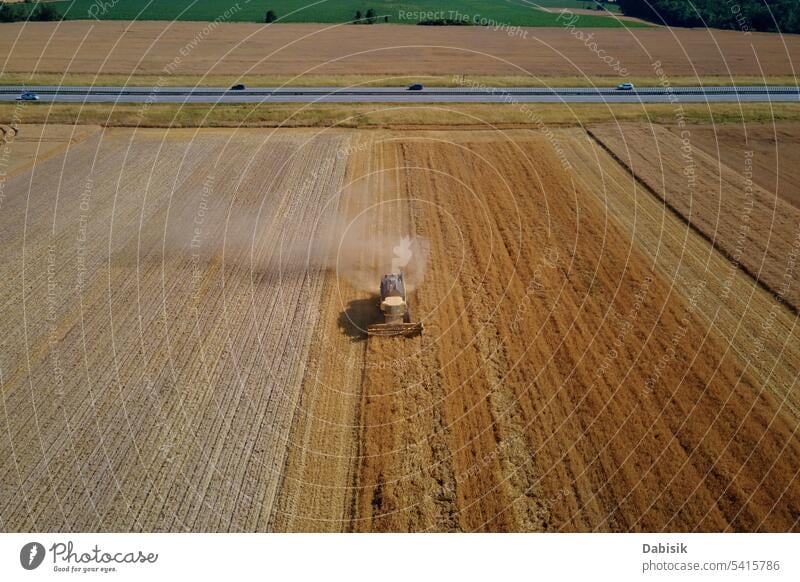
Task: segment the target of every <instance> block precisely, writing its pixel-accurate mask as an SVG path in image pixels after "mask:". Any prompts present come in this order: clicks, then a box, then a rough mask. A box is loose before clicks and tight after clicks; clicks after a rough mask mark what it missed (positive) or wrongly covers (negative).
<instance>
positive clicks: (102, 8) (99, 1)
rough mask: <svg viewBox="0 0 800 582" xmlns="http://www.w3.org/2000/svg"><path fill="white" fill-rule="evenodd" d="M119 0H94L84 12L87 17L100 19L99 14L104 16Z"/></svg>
mask: <svg viewBox="0 0 800 582" xmlns="http://www.w3.org/2000/svg"><path fill="white" fill-rule="evenodd" d="M119 2H120V0H108V1H107V2H104V1H103V0H95V1H94V2H93V3H92V5H91V6H89V9H88V10H87V11H86V14H87V15H88V16H89V18H93V19H95V20H98V21H99V20H101V18H100V17H101V16H105V15H106V14H108V13H109V12H111V9H112V8H114V6H116V5H117V4H119Z"/></svg>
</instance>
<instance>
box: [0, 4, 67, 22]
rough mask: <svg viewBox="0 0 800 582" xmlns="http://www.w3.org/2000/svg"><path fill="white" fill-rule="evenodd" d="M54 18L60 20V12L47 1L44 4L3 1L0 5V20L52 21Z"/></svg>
mask: <svg viewBox="0 0 800 582" xmlns="http://www.w3.org/2000/svg"><path fill="white" fill-rule="evenodd" d="M54 20H61V13H60V12H59V11H58V10H57V9H56V8H55V6H53V5H52V4H50V3H49V2H48V3H46V4H42V3H39V2H36V3H35V4H34V3H33V2H17V3H14V4H7V3H5V2H4V3H3V4H2V5H0V22H24V21H38V22H52V21H54Z"/></svg>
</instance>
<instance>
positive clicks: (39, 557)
mask: <svg viewBox="0 0 800 582" xmlns="http://www.w3.org/2000/svg"><path fill="white" fill-rule="evenodd" d="M44 553H45V552H44V546H43V545H42V544H40V543H39V542H29V543H27V544H25V545H24V546H22V549H21V550H20V551H19V563H20V564H22V567H23V568H25V569H26V570H35V569H36V568H38V567H39V566H40V565H41V564H42V561H44Z"/></svg>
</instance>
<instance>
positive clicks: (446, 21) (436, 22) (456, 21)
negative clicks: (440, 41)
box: [417, 18, 470, 26]
mask: <svg viewBox="0 0 800 582" xmlns="http://www.w3.org/2000/svg"><path fill="white" fill-rule="evenodd" d="M417 24H418V25H419V26H469V25H470V23H469V22H466V21H465V20H462V19H460V18H432V19H428V20H420V21H419V22H417Z"/></svg>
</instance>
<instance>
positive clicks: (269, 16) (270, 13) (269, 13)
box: [264, 10, 278, 24]
mask: <svg viewBox="0 0 800 582" xmlns="http://www.w3.org/2000/svg"><path fill="white" fill-rule="evenodd" d="M276 20H278V17H277V16H276V14H275V11H274V10H267V14H266V16H264V22H266V23H267V24H269V23H270V22H275V21H276Z"/></svg>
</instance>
